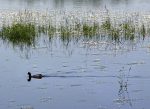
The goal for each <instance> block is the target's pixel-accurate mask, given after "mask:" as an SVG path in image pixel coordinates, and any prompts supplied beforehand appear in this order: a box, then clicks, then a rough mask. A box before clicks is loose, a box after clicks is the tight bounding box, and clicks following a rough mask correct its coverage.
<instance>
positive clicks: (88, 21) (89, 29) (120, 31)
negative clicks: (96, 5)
mask: <svg viewBox="0 0 150 109" xmlns="http://www.w3.org/2000/svg"><path fill="white" fill-rule="evenodd" d="M93 13H94V12H93ZM93 13H89V15H88V13H84V14H80V13H79V12H78V14H76V13H70V14H68V13H67V14H66V13H65V12H56V13H52V15H50V14H49V13H47V12H46V14H40V13H39V12H35V13H34V12H30V11H29V12H28V11H27V10H26V11H25V12H24V13H21V12H20V13H19V14H14V15H13V16H15V17H14V19H11V18H10V19H8V21H10V20H12V22H11V23H10V24H7V18H9V17H10V16H6V18H5V21H4V22H3V23H2V25H3V26H2V27H1V30H0V38H1V39H2V40H3V41H7V42H11V43H13V44H14V45H21V44H22V45H23V44H24V45H29V46H33V45H35V41H36V38H37V36H42V35H43V34H44V35H46V36H49V38H50V40H52V39H53V37H56V36H59V37H60V39H61V41H62V42H65V43H68V42H70V41H71V40H76V41H78V40H80V39H82V38H84V39H89V40H91V39H94V38H95V37H101V36H104V37H105V36H106V37H109V39H111V40H115V41H125V40H131V41H132V40H134V39H135V38H136V36H137V35H138V34H140V35H141V36H143V37H145V36H146V34H147V32H148V28H147V27H148V26H145V23H141V22H138V23H137V24H138V26H137V25H136V24H135V23H134V22H132V21H133V20H134V17H133V18H131V16H126V15H123V17H122V19H123V20H120V18H119V17H118V16H117V15H116V16H115V15H111V12H110V11H107V12H106V15H105V14H104V13H98V14H96V12H95V14H93ZM57 14H58V15H57ZM99 14H100V15H101V17H102V18H104V19H102V18H100V15H99ZM92 15H93V16H92ZM58 16H59V17H60V18H58ZM117 17H118V18H117ZM113 18H114V19H113ZM13 21H15V22H13ZM139 21H140V20H139ZM114 22H115V23H114ZM99 39H100V38H99Z"/></svg>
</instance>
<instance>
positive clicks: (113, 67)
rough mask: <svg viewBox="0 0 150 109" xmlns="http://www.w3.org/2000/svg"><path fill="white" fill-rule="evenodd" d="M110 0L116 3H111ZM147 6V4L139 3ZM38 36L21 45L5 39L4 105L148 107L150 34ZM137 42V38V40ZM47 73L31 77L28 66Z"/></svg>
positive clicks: (25, 0) (40, 5)
mask: <svg viewBox="0 0 150 109" xmlns="http://www.w3.org/2000/svg"><path fill="white" fill-rule="evenodd" d="M148 2H149V1H148V0H147V1H146V0H144V1H140V0H139V1H136V2H135V1H128V0H126V2H121V0H120V2H117V0H114V1H113V0H110V1H109V2H106V1H103V0H93V1H87V0H83V1H82V2H81V1H78V0H75V1H67V0H54V1H52V0H51V1H48V0H44V1H41V0H38V1H37V0H35V1H34V0H21V1H17V0H16V1H11V0H5V1H4V0H1V1H0V9H1V10H7V9H8V10H11V9H17V10H18V9H19V10H20V9H26V8H30V9H47V8H49V9H51V8H52V9H56V8H67V9H74V8H84V9H86V8H88V7H90V8H91V9H92V8H93V7H94V8H97V7H98V8H99V6H105V5H107V6H110V7H114V8H119V7H122V6H124V9H126V7H127V8H128V9H131V7H132V6H134V7H133V9H135V8H136V7H142V6H144V10H147V11H148V10H149V7H148V6H149V4H148ZM110 3H111V4H110ZM139 4H140V5H139ZM139 9H143V8H139ZM102 40H103V38H101V39H99V42H100V43H99V44H97V43H96V44H93V43H92V44H91V43H87V42H83V41H82V40H81V41H69V45H68V43H67V42H65V41H62V40H61V39H60V37H56V38H54V39H53V40H50V41H49V40H48V39H45V37H44V38H41V39H38V40H37V41H38V44H37V46H35V47H29V48H26V49H21V47H18V48H17V47H15V46H14V47H13V46H12V45H11V43H9V42H8V43H4V42H3V41H2V40H0V56H1V57H0V62H1V64H0V69H1V70H0V74H1V79H0V108H1V109H50V108H51V109H149V101H150V94H149V92H150V88H149V81H150V73H149V72H150V70H149V66H150V61H149V60H150V39H149V37H148V35H147V36H146V37H145V39H144V40H143V39H142V38H141V39H135V40H137V41H129V40H127V41H125V42H123V43H119V45H118V43H114V42H113V43H112V44H107V43H104V42H101V41H102ZM135 42H136V43H135ZM29 71H30V72H32V74H37V73H41V74H43V75H47V77H43V78H42V79H34V78H32V79H31V81H27V79H28V75H27V72H29Z"/></svg>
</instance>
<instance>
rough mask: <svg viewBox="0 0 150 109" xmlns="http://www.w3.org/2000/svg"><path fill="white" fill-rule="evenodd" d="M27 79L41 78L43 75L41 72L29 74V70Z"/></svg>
mask: <svg viewBox="0 0 150 109" xmlns="http://www.w3.org/2000/svg"><path fill="white" fill-rule="evenodd" d="M28 77H29V78H28V81H30V80H31V78H35V79H42V77H44V76H43V75H42V74H35V75H31V72H28Z"/></svg>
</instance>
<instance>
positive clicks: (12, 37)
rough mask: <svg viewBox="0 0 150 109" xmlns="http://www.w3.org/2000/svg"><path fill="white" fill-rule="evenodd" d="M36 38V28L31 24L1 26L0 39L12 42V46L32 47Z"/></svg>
mask: <svg viewBox="0 0 150 109" xmlns="http://www.w3.org/2000/svg"><path fill="white" fill-rule="evenodd" d="M36 36H37V32H36V28H35V26H34V25H33V24H31V23H28V24H25V23H16V24H12V25H11V26H3V27H2V29H1V31H0V38H1V39H2V40H4V41H8V42H12V43H13V44H14V45H20V44H25V45H28V46H30V45H34V44H35V37H36Z"/></svg>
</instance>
